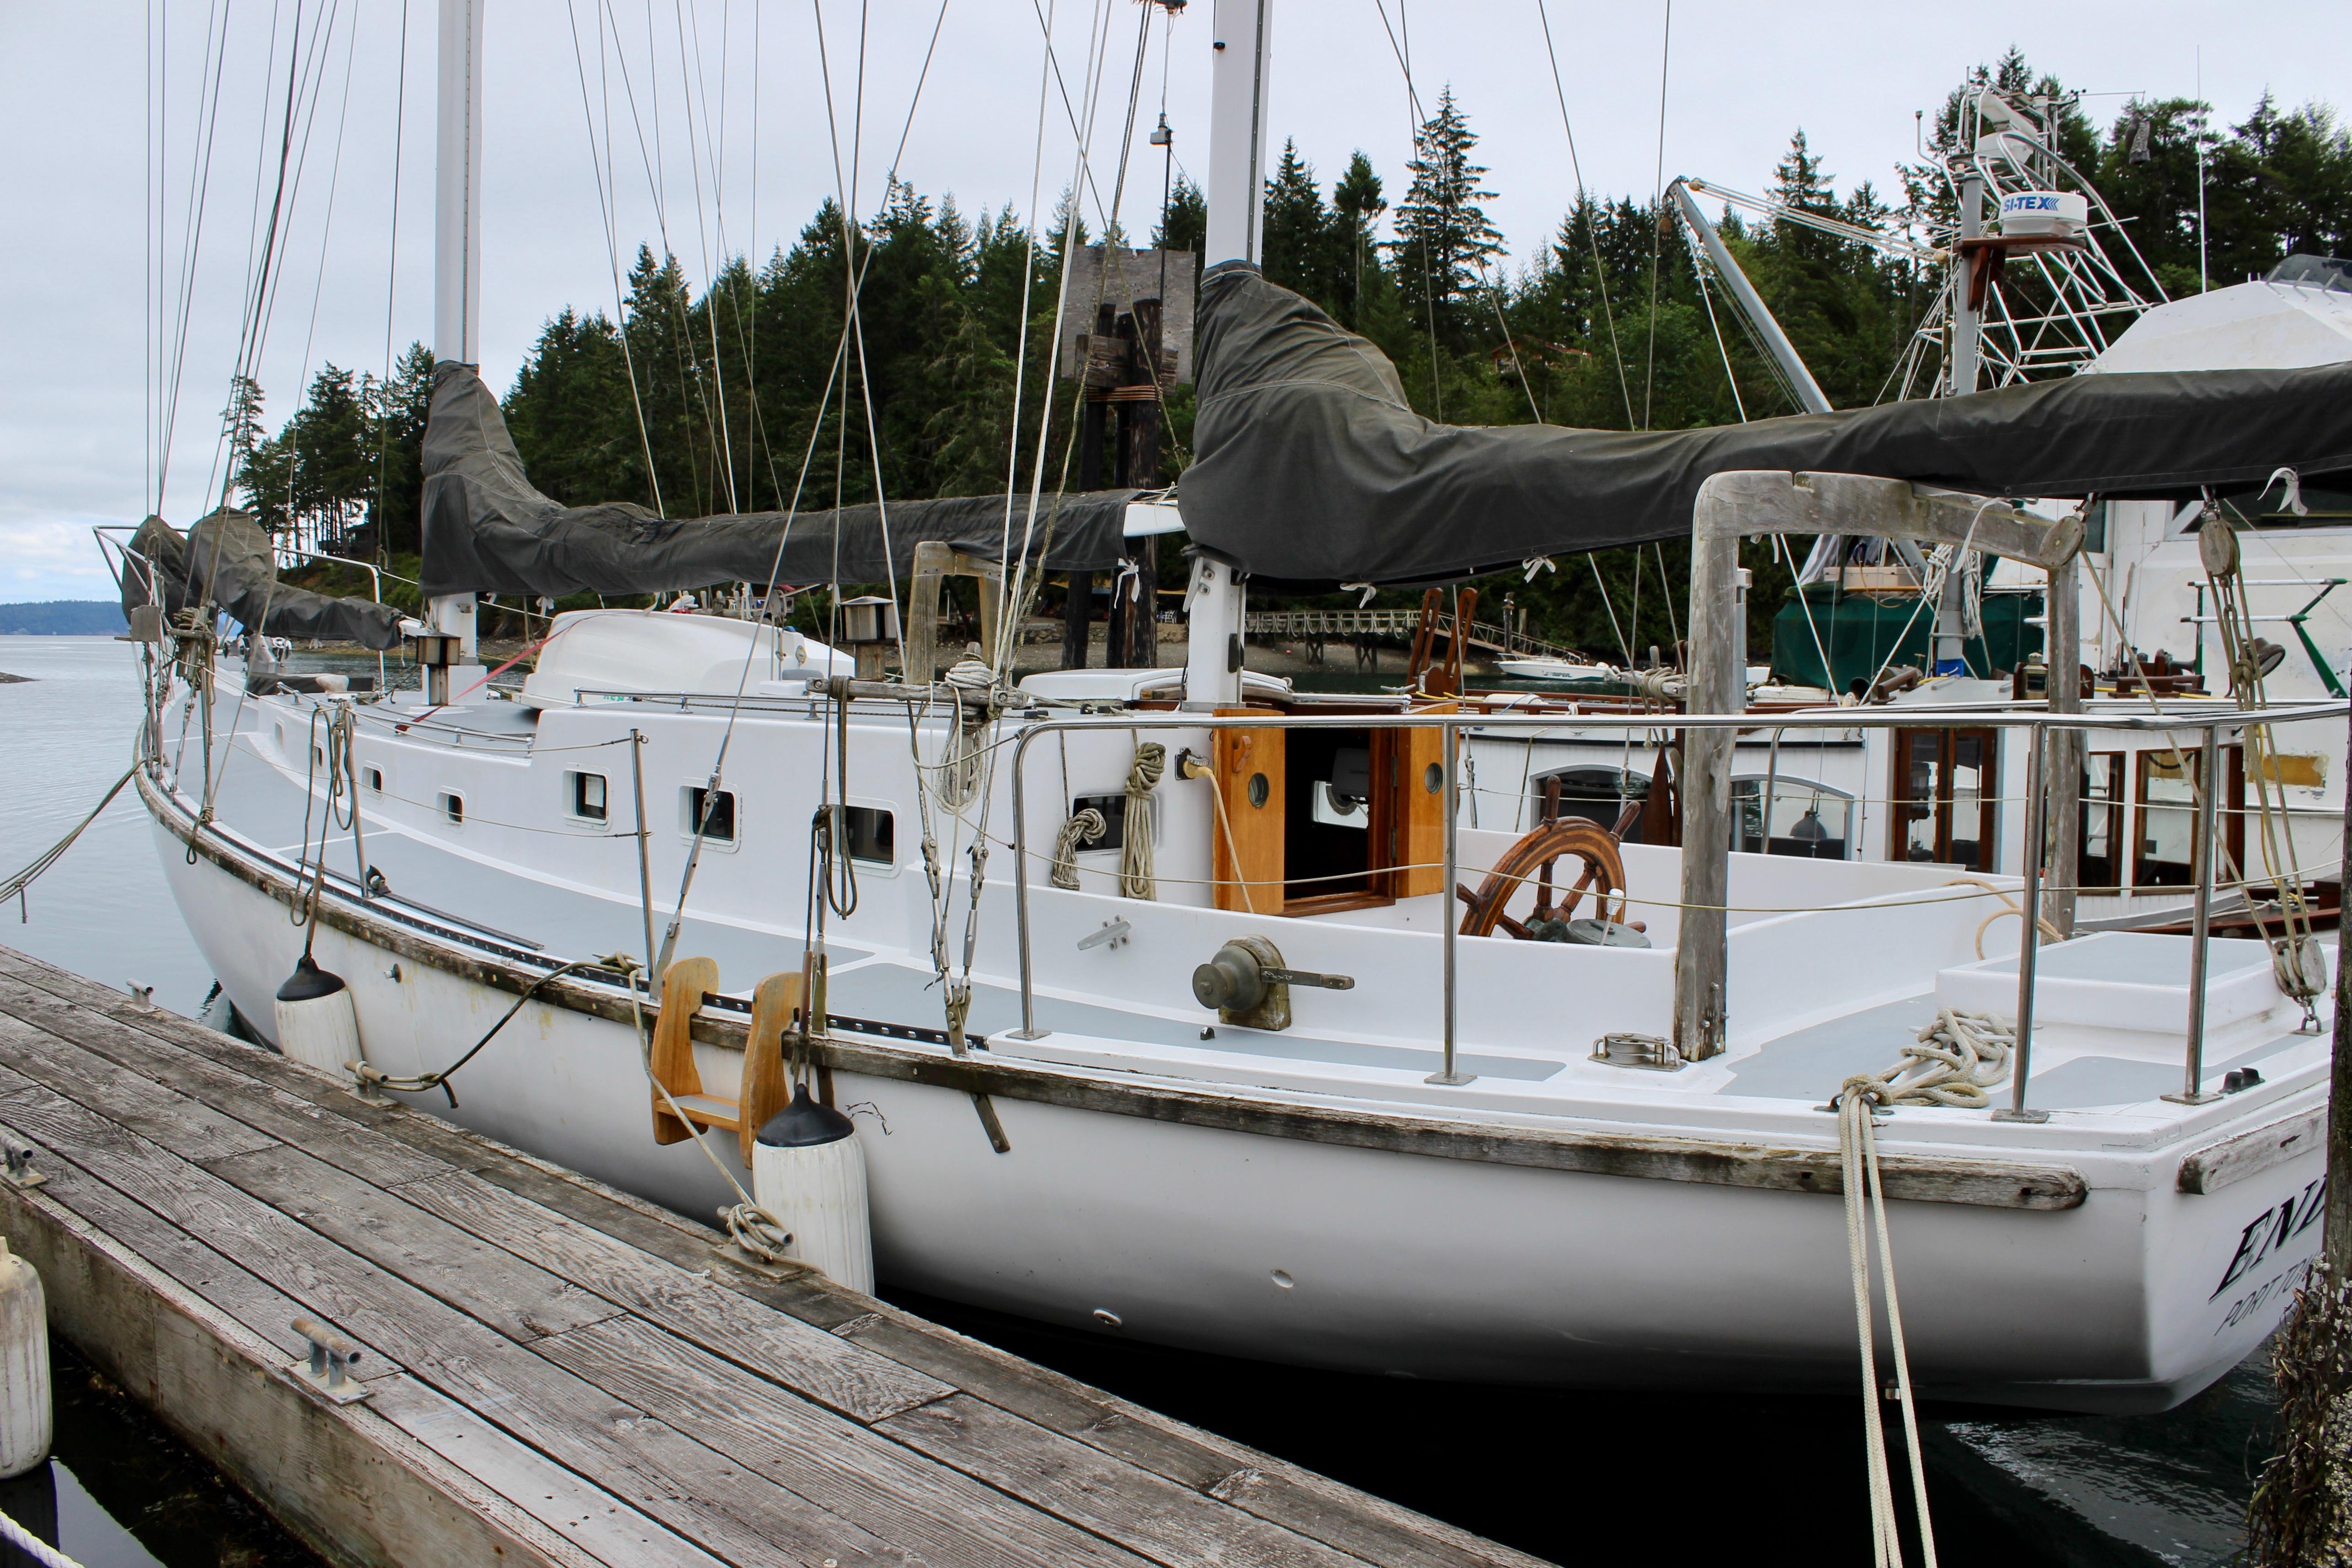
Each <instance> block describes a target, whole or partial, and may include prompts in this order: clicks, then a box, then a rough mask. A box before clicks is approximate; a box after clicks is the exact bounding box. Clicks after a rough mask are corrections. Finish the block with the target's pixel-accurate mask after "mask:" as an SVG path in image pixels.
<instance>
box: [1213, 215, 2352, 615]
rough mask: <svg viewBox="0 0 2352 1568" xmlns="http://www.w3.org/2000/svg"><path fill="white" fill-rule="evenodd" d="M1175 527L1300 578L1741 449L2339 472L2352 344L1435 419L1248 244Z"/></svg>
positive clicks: (1923, 467) (1596, 499)
mask: <svg viewBox="0 0 2352 1568" xmlns="http://www.w3.org/2000/svg"><path fill="white" fill-rule="evenodd" d="M1199 331H1200V344H1199V366H1198V375H1199V381H1198V388H1199V397H1200V404H1199V414H1198V417H1197V420H1196V423H1195V425H1194V426H1193V437H1192V449H1193V454H1194V456H1193V461H1192V467H1190V468H1187V469H1185V471H1184V476H1183V479H1182V481H1181V485H1180V487H1179V492H1178V493H1179V497H1180V499H1181V501H1182V505H1183V513H1184V526H1185V531H1187V532H1188V533H1190V534H1191V535H1192V539H1193V540H1194V541H1195V542H1198V543H1200V544H1202V545H1204V546H1206V547H1208V548H1210V549H1212V550H1214V551H1216V552H1219V553H1221V554H1223V555H1225V556H1228V557H1230V558H1231V559H1232V560H1233V561H1234V563H1235V564H1237V565H1238V566H1239V567H1241V568H1242V569H1243V570H1244V571H1246V572H1249V573H1251V574H1255V575H1257V576H1259V577H1262V578H1267V579H1272V580H1275V581H1276V582H1283V583H1289V584H1297V585H1298V586H1301V587H1324V586H1329V585H1334V584H1340V583H1413V582H1425V581H1430V580H1442V579H1445V578H1451V577H1460V576H1466V575H1471V574H1478V573H1483V572H1491V571H1496V570H1500V569H1502V568H1505V567H1508V566H1515V565H1517V564H1519V563H1523V562H1527V561H1529V560H1531V559H1533V558H1534V557H1537V556H1549V555H1556V554H1565V553H1572V552H1579V551H1587V550H1599V549H1603V548H1606V547H1609V546H1612V545H1622V544H1639V543H1646V542H1649V541H1652V540H1665V539H1678V538H1683V537H1685V536H1687V535H1688V534H1689V532H1690V529H1691V508H1692V503H1693V502H1694V501H1695V500H1696V499H1697V496H1698V488H1699V486H1700V485H1701V484H1702V483H1703V482H1704V481H1705V480H1706V479H1707V478H1708V476H1710V475H1712V474H1716V473H1720V472H1724V471H1727V470H1731V469H1739V468H1766V469H1787V470H1795V471H1807V470H1810V471H1814V472H1834V473H1852V474H1871V475H1876V476H1879V477H1881V478H1885V479H1911V480H1916V481H1920V482H1924V483H1928V484H1935V485H1940V486H1945V487H1948V488H1950V489H1959V490H1968V491H1972V492H1975V493H1978V494H1982V495H1995V496H2018V497H2051V498H2074V497H2081V496H2085V495H2093V494H2096V495H2105V496H2118V497H2124V496H2140V497H2151V498H2154V497H2179V498H2183V499H2186V498H2189V497H2193V496H2195V495H2197V494H2198V493H2200V487H2203V486H2208V485H2210V486H2214V487H2217V488H2218V487H2227V486H2241V485H2260V484H2262V483H2263V480H2264V479H2266V478H2267V477H2268V476H2269V475H2270V474H2271V473H2272V471H2273V470H2274V469H2276V468H2281V467H2287V468H2294V469H2296V470H2297V472H2298V473H2300V474H2302V475H2303V476H2304V477H2305V478H2306V479H2308V478H2314V477H2316V476H2318V475H2321V474H2327V473H2341V472H2344V471H2345V470H2347V469H2352V364H2335V365H2324V366H2316V367H2313V368H2310V369H2305V370H2284V371H2267V370H2264V371H2216V372H2204V373H2195V374H2189V373H2168V374H2138V375H2090V376H2078V377H2074V378H2071V379H2068V380H2063V381H2053V382H2042V383H2039V384H2033V385H2030V386H2018V387H2011V388H2006V389H2004V390H2001V391H1998V392H1980V393H1977V394H1974V395H1969V396H1966V397H1948V398H1939V399H1935V400H1932V401H1927V402H1912V403H1895V404H1889V405H1885V406H1883V407H1878V408H1861V409H1853V410H1850V411H1844V412H1839V413H1832V414H1807V415H1798V416H1792V417H1789V418H1784V419H1761V420H1758V421H1755V422H1754V423H1752V424H1748V425H1728V426H1717V427H1715V428H1711V429H1704V430H1674V431H1654V432H1653V431H1644V432H1636V431H1624V430H1575V429H1568V428H1564V427H1561V426H1543V425H1516V426H1498V427H1492V428H1470V427H1465V426H1451V425H1439V424H1436V423H1433V422H1432V421H1430V420H1427V419H1424V418H1423V417H1422V416H1419V415H1417V414H1415V413H1413V412H1412V409H1411V407H1410V406H1408V405H1407V404H1406V402H1405V396H1404V388H1403V385H1402V383H1401V382H1400V381H1399V380H1398V378H1397V373H1396V367H1395V366H1394V365H1393V364H1391V363H1390V362H1389V360H1388V358H1387V356H1386V355H1384V354H1382V353H1381V352H1380V350H1378V349H1376V348H1374V347H1373V346H1372V345H1371V344H1370V342H1366V341H1365V340H1364V339H1362V338H1360V337H1358V336H1356V335H1355V334H1354V333H1352V332H1349V331H1346V330H1345V329H1343V328H1341V327H1340V326H1339V324H1338V323H1337V322H1335V321H1332V320H1331V319H1330V318H1329V317H1328V316H1327V315H1325V314H1324V313H1323V312H1322V311H1321V310H1318V309H1316V308H1315V306H1313V305H1312V304H1310V303H1308V302H1307V300H1303V299H1301V298H1299V297H1298V296H1297V294H1294V293H1292V292H1291V291H1290V290H1288V289H1283V288H1280V287H1278V286H1276V285H1275V284H1272V283H1269V282H1267V281H1266V280H1265V279H1264V278H1262V277H1260V276H1259V275H1258V273H1257V269H1256V268H1254V267H1252V266H1251V265H1249V264H1248V263H1246V262H1227V263H1223V264H1221V265H1220V266H1218V267H1216V268H1212V269H1211V270H1210V272H1209V273H1208V275H1207V276H1206V278H1205V279H1203V280H1202V298H1201V311H1200V327H1199Z"/></svg>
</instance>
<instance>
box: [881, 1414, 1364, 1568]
mask: <svg viewBox="0 0 2352 1568" xmlns="http://www.w3.org/2000/svg"><path fill="white" fill-rule="evenodd" d="M883 1429H884V1430H885V1431H887V1432H888V1433H890V1434H891V1435H892V1436H896V1437H898V1438H899V1439H900V1440H902V1441H904V1442H905V1443H907V1444H908V1445H909V1446H910V1447H913V1448H915V1449H916V1450H917V1451H919V1452H920V1453H925V1454H929V1456H930V1457H931V1458H935V1459H937V1460H939V1461H940V1463H941V1464H945V1465H952V1466H954V1467H955V1468H958V1469H960V1470H962V1471H964V1472H965V1473H967V1474H969V1475H973V1476H977V1477H979V1478H981V1479H983V1480H985V1481H987V1482H988V1483H989V1484H990V1485H992V1486H995V1487H1001V1488H1003V1489H1005V1490H1007V1491H1013V1492H1017V1493H1019V1494H1020V1495H1023V1496H1028V1497H1035V1498H1037V1499H1038V1500H1040V1501H1041V1502H1043V1503H1044V1504H1045V1506H1047V1507H1050V1508H1052V1509H1053V1510H1055V1512H1056V1513H1059V1514H1061V1515H1062V1516H1063V1517H1065V1518H1067V1519H1072V1520H1075V1521H1077V1522H1079V1523H1081V1524H1083V1525H1085V1526H1086V1527H1087V1529H1089V1530H1092V1531H1097V1532H1098V1533H1100V1534H1102V1535H1104V1536H1107V1537H1108V1538H1109V1539H1111V1540H1113V1541H1116V1542H1119V1543H1120V1544H1121V1545H1123V1546H1126V1547H1129V1548H1130V1549H1131V1550H1133V1551H1136V1552H1142V1553H1144V1554H1146V1555H1148V1556H1150V1558H1151V1560H1152V1561H1153V1562H1155V1563H1164V1564H1166V1565H1167V1568H1223V1565H1224V1564H1228V1563H1251V1564H1259V1565H1263V1568H1357V1565H1359V1564H1360V1559H1358V1558H1356V1557H1354V1556H1351V1555H1349V1553H1346V1552H1338V1551H1335V1550H1333V1549H1332V1548H1330V1547H1328V1546H1326V1545H1324V1544H1322V1543H1321V1542H1316V1541H1310V1540H1308V1539H1307V1537H1305V1536H1303V1535H1300V1534H1298V1533H1297V1532H1296V1531H1289V1530H1286V1529H1284V1528H1283V1527H1281V1526H1280V1525H1276V1524H1270V1523H1267V1522H1266V1521H1263V1520H1257V1519H1251V1520H1249V1521H1248V1522H1247V1524H1246V1525H1236V1523H1235V1522H1234V1519H1233V1517H1232V1510H1230V1509H1228V1508H1227V1507H1226V1506H1225V1505H1224V1503H1223V1500H1217V1499H1212V1498H1210V1497H1207V1496H1205V1495H1203V1494H1202V1493H1200V1492H1197V1491H1193V1490H1192V1489H1190V1488H1188V1487H1181V1486H1179V1485H1177V1484H1176V1483H1175V1482H1173V1481H1170V1480H1164V1479H1160V1478H1158V1477H1150V1478H1146V1477H1143V1476H1140V1475H1139V1474H1138V1473H1137V1471H1136V1470H1135V1468H1134V1467H1132V1466H1129V1465H1123V1464H1120V1463H1119V1462H1118V1460H1115V1459H1113V1458H1109V1457H1108V1456H1107V1455H1104V1454H1102V1453H1100V1452H1098V1451H1097V1450H1096V1449H1093V1448H1089V1447H1087V1446H1086V1445H1084V1444H1082V1443H1078V1442H1075V1441H1073V1440H1072V1439H1070V1438H1067V1437H1065V1436H1061V1435H1060V1434H1059V1433H1055V1432H1049V1431H1047V1430H1046V1429H1045V1427H1043V1426H1038V1425H1037V1424H1036V1423H1034V1422H1033V1421H1024V1420H1023V1419H1021V1417H1019V1416H1017V1415H1009V1414H1007V1413H1006V1412H1004V1411H1003V1410H1000V1409H998V1408H997V1407H996V1406H994V1405H990V1404H987V1403H986V1402H984V1401H982V1400H978V1399H974V1398H972V1397H971V1396H970V1395H969V1394H958V1395H957V1396H956V1397H955V1398H953V1399H947V1400H941V1401H940V1402H938V1403H936V1404H932V1405H924V1406H923V1407H922V1408H920V1409H919V1410H910V1411H908V1412H907V1413H906V1414H905V1415H897V1416H893V1417H892V1418H891V1419H890V1420H888V1421H887V1422H885V1423H883Z"/></svg>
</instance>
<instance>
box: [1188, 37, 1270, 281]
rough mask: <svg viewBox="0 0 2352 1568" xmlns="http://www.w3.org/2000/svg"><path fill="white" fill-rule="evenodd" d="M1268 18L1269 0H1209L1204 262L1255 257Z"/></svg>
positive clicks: (1261, 207) (1261, 180)
mask: <svg viewBox="0 0 2352 1568" xmlns="http://www.w3.org/2000/svg"><path fill="white" fill-rule="evenodd" d="M1273 21H1274V0H1216V16H1215V17H1214V22H1213V25H1214V26H1215V28H1216V37H1215V38H1214V40H1213V45H1212V47H1213V49H1214V51H1215V55H1214V58H1213V61H1212V63H1211V67H1210V75H1209V89H1210V90H1209V189H1208V191H1207V193H1206V194H1207V196H1208V199H1209V233H1208V237H1207V253H1206V254H1205V255H1203V256H1202V258H1201V259H1202V261H1203V262H1205V263H1207V264H1208V265H1209V266H1211V267H1214V266H1215V265H1216V264H1217V263H1218V262H1220V261H1231V260H1234V258H1240V259H1241V260H1244V261H1250V262H1255V261H1256V260H1258V259H1259V238H1260V236H1259V224H1260V219H1261V216H1262V215H1263V212H1264V209H1265V100H1266V65H1267V55H1268V47H1267V30H1268V28H1269V27H1271V26H1272V25H1273Z"/></svg>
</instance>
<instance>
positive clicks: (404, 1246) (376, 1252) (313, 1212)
mask: <svg viewBox="0 0 2352 1568" xmlns="http://www.w3.org/2000/svg"><path fill="white" fill-rule="evenodd" d="M199 1163H201V1164H202V1165H203V1166H204V1168H205V1170H207V1171H209V1172H211V1173H213V1174H214V1175H215V1176H217V1177H219V1178H220V1179H221V1180H222V1181H225V1182H226V1183H227V1184H229V1185H231V1186H233V1187H235V1188H236V1189H237V1191H239V1192H241V1193H244V1194H247V1196H248V1197H253V1198H257V1199H259V1200H260V1201H261V1202H263V1203H265V1204H268V1205H270V1206H271V1207H272V1208H275V1209H277V1210H278V1211H279V1212H280V1213H283V1214H286V1215H290V1216H292V1217H293V1218H294V1219H296V1220H299V1222H301V1224H302V1225H304V1226H307V1227H309V1228H310V1230H312V1231H314V1232H316V1233H318V1234H319V1235H320V1236H321V1237H325V1238H327V1239H328V1240H330V1241H332V1242H335V1243H338V1244H340V1245H341V1246H342V1247H347V1248H349V1249H350V1250H351V1251H352V1252H353V1253H355V1254H357V1255H358V1256H360V1257H362V1258H366V1259H367V1260H368V1261H369V1262H371V1263H373V1264H374V1265H376V1266H377V1267H378V1268H382V1269H383V1270H384V1271H385V1272H386V1273H388V1274H391V1275H394V1277H396V1278H398V1279H404V1280H406V1281H407V1282H408V1283H409V1284H411V1285H414V1286H415V1287H416V1288H417V1289H421V1290H423V1291H425V1293H426V1294H428V1295H431V1296H433V1297H435V1298H436V1299H437V1300H441V1301H443V1302H446V1304H448V1305H449V1306H452V1307H455V1308H457V1310H459V1311H461V1312H464V1313H465V1314H466V1315H467V1316H468V1317H470V1318H473V1319H475V1320H476V1321H480V1322H484V1323H487V1324H488V1325H489V1326H490V1327H491V1328H494V1329H496V1330H498V1331H499V1332H500V1333H502V1334H504V1335H506V1336H507V1337H508V1338H509V1339H511V1340H516V1341H520V1342H524V1343H528V1342H530V1341H532V1340H536V1339H540V1338H541V1337H543V1336H545V1335H548V1334H560V1333H562V1332H563V1331H565V1330H567V1329H576V1328H579V1327H580V1326H581V1325H583V1323H593V1322H594V1321H597V1320H598V1319H601V1318H609V1317H611V1316H613V1315H614V1313H616V1312H619V1311H621V1310H622V1309H621V1308H620V1307H618V1306H615V1305H614V1303H613V1302H611V1301H608V1300H605V1299H604V1298H603V1297H602V1296H598V1295H596V1294H594V1293H593V1291H588V1290H583V1289H581V1288H580V1287H578V1286H576V1285H574V1284H572V1282H571V1281H569V1280H567V1279H562V1278H559V1277H558V1276H556V1275H553V1274H551V1273H549V1272H548V1271H547V1270H546V1269H544V1268H540V1267H539V1266H538V1265H537V1264H535V1263H530V1262H527V1261H525V1260H524V1259H523V1258H519V1257H517V1256H516V1255H515V1254H513V1253H511V1252H509V1251H507V1250H506V1249H505V1248H503V1247H493V1246H491V1245H490V1244H489V1243H488V1242H486V1241H483V1240H481V1239H480V1238H478V1237H474V1236H469V1235H467V1233H466V1232H464V1231H462V1230H459V1229H458V1228H457V1226H453V1225H451V1224H449V1223H448V1222H447V1221H446V1220H442V1219H438V1218H436V1217H435V1216H434V1215H429V1214H426V1213H425V1211H424V1210H422V1209H419V1208H417V1207H416V1206H415V1205H412V1204H407V1203H404V1202H403V1201H402V1200H401V1199H399V1198H397V1197H395V1196H394V1195H392V1194H389V1193H386V1192H384V1191H383V1189H382V1188H380V1187H374V1186H371V1185H369V1184H367V1183H365V1182H362V1181H361V1180H360V1179H359V1178H358V1177H356V1176H354V1175H352V1174H351V1173H348V1172H345V1171H339V1170H337V1169H335V1167H333V1166H332V1165H330V1164H328V1163H326V1162H325V1161H323V1160H317V1159H313V1158H312V1157H311V1156H310V1155H309V1154H306V1153H304V1152H302V1151H301V1150H299V1149H293V1148H289V1147H288V1146H287V1145H285V1144H283V1143H276V1144H272V1145H271V1146H270V1147H269V1148H267V1149H259V1150H255V1151H253V1152H248V1153H243V1154H232V1155H229V1156H227V1157H226V1158H224V1159H218V1160H207V1161H202V1162H199Z"/></svg>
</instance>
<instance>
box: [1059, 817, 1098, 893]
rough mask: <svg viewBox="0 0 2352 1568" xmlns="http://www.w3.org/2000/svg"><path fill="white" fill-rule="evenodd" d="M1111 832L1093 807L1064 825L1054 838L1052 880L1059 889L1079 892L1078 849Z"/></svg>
mask: <svg viewBox="0 0 2352 1568" xmlns="http://www.w3.org/2000/svg"><path fill="white" fill-rule="evenodd" d="M1109 831H1110V824H1109V823H1108V822H1106V821H1104V820H1103V814H1102V813H1101V812H1099V811H1097V810H1096V809H1095V808H1094V807H1093V806H1091V805H1090V806H1088V807H1087V808H1086V809H1085V810H1084V811H1081V812H1079V813H1077V814H1076V816H1072V817H1071V818H1070V819H1069V820H1068V821H1067V822H1065V823H1063V824H1062V831H1061V832H1060V833H1058V834H1056V835H1055V837H1054V870H1053V876H1052V878H1051V880H1052V881H1053V884H1054V886H1055V887H1057V888H1067V889H1070V890H1071V891H1073V892H1075V891H1076V890H1077V886H1078V847H1079V846H1081V845H1085V844H1092V843H1094V842H1096V841H1097V840H1098V839H1099V838H1101V837H1102V836H1103V835H1104V834H1106V833H1108V832H1109Z"/></svg>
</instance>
